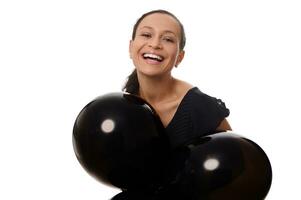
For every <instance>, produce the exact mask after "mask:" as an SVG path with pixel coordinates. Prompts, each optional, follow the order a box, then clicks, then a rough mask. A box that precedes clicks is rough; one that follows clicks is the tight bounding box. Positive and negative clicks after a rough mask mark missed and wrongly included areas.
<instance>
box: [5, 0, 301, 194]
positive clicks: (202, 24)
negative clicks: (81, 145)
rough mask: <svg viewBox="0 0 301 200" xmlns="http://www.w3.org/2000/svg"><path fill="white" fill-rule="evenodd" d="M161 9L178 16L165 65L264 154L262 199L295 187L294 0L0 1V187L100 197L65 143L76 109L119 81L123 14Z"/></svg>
mask: <svg viewBox="0 0 301 200" xmlns="http://www.w3.org/2000/svg"><path fill="white" fill-rule="evenodd" d="M158 8H160V9H167V10H169V11H171V12H173V13H174V14H175V15H176V16H178V18H179V19H180V20H181V21H182V22H183V24H184V26H185V29H186V34H187V46H186V49H185V50H186V57H185V59H184V61H183V62H182V63H181V65H180V66H179V68H178V69H176V70H175V71H174V75H175V76H176V77H177V78H180V79H184V80H186V81H188V82H190V83H192V84H194V85H196V86H198V87H199V88H200V89H201V90H202V91H204V92H205V93H208V94H210V95H212V96H216V97H218V98H221V99H223V101H225V102H226V105H227V106H228V107H229V108H230V110H231V115H230V117H229V121H230V123H231V125H232V127H233V129H234V131H235V132H236V133H239V134H241V135H244V136H246V137H248V138H250V139H252V140H253V141H255V142H257V143H258V144H259V145H260V146H261V147H262V148H263V149H264V150H265V151H266V153H267V154H268V156H269V158H270V161H271V163H272V166H273V184H272V188H271V190H270V193H269V195H268V197H267V199H269V200H276V199H279V200H283V199H289V200H293V199H300V198H301V195H300V192H299V186H298V185H299V180H300V179H301V172H300V169H301V163H300V155H298V152H300V151H301V147H300V144H299V140H300V133H299V132H300V130H299V126H300V125H299V123H300V122H299V121H300V120H299V119H300V117H299V113H300V112H301V108H300V102H301V98H300V95H299V94H300V89H299V88H300V86H299V85H300V83H301V81H300V73H299V71H297V68H298V67H301V39H300V38H301V37H300V36H301V12H300V10H301V6H300V3H299V1H297V0H296V1H293V0H273V1H272V0H253V1H239V0H228V1H223V0H214V1H193V0H191V1H190V0H186V1H180V0H152V1H142V0H136V1H130V0H128V1H124V0H119V1H118V0H110V1H96V0H94V1H92V0H85V1H80V0H73V1H71V0H52V1H46V0H44V1H38V0H35V1H34V0H28V1H18V0H3V1H1V2H0V89H1V90H0V94H1V98H0V128H1V129H0V134H1V138H0V160H1V164H0V184H1V186H0V188H1V192H0V199H44V200H47V199H51V200H52V199H73V200H75V199H89V200H92V199H97V200H99V199H104V200H106V199H109V198H110V197H112V196H113V195H114V194H116V193H118V190H116V189H114V188H110V187H107V186H105V185H102V184H101V183H99V182H97V181H96V180H94V179H93V178H92V177H90V176H89V175H88V174H87V173H86V172H85V171H84V170H83V168H82V167H81V166H80V164H79V163H78V161H77V160H76V157H75V155H74V152H73V148H72V142H71V137H72V128H73V123H74V120H75V118H76V116H77V114H78V113H79V111H80V110H81V109H82V108H83V106H85V105H86V104H87V103H88V102H89V101H91V100H92V99H93V98H95V97H96V96H99V95H102V94H105V93H107V92H113V91H120V89H121V87H122V85H123V84H124V81H125V78H126V76H127V75H128V74H129V73H130V72H131V70H132V68H133V65H132V63H131V60H130V59H129V56H128V43H129V39H130V36H131V29H132V26H133V24H134V22H135V20H136V19H137V18H138V17H139V16H140V15H141V14H142V13H144V12H146V11H149V10H152V9H158Z"/></svg>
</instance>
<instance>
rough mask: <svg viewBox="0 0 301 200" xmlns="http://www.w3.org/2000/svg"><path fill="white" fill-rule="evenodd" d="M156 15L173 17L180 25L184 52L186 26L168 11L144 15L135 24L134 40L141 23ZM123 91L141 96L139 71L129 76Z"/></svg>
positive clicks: (153, 11)
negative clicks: (149, 16)
mask: <svg viewBox="0 0 301 200" xmlns="http://www.w3.org/2000/svg"><path fill="white" fill-rule="evenodd" d="M154 13H161V14H166V15H169V16H171V17H173V18H174V19H175V20H176V21H177V22H178V24H179V25H180V29H181V38H180V46H179V47H180V50H183V49H184V47H185V43H186V36H185V31H184V26H183V24H182V23H181V22H180V20H179V19H178V18H177V17H176V16H175V15H174V14H172V13H170V12H168V11H166V10H152V11H150V12H147V13H144V14H143V15H142V16H141V17H140V18H139V19H138V20H137V22H136V23H135V25H134V27H133V32H132V40H134V39H135V37H136V31H137V28H138V26H139V24H140V22H141V21H142V20H143V19H144V18H145V17H146V16H148V15H151V14H154ZM123 90H124V91H125V92H129V93H132V94H136V95H139V82H138V77H137V70H136V69H134V70H133V72H132V73H131V74H130V75H129V76H128V80H127V82H126V84H125V86H124V87H123Z"/></svg>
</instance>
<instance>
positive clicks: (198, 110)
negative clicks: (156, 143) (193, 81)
mask: <svg viewBox="0 0 301 200" xmlns="http://www.w3.org/2000/svg"><path fill="white" fill-rule="evenodd" d="M229 114H230V111H229V109H228V108H227V107H226V106H225V103H224V102H223V101H222V100H220V99H217V98H215V97H211V96H209V95H207V94H205V93H203V92H201V91H200V90H199V89H198V88H197V87H193V88H191V89H190V90H189V91H188V92H187V93H186V94H185V96H184V97H183V99H182V101H181V102H180V104H179V106H178V108H177V111H176V113H175V115H174V116H173V118H172V120H171V121H170V123H169V124H168V125H167V127H166V128H165V130H166V133H167V135H168V138H169V141H170V143H171V146H172V147H179V146H183V145H187V144H189V143H191V142H193V141H194V140H195V139H196V138H199V137H202V136H205V135H209V134H212V133H215V132H216V129H217V127H218V125H219V124H220V123H221V121H222V120H223V119H224V118H226V117H227V116H229Z"/></svg>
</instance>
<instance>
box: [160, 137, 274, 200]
mask: <svg viewBox="0 0 301 200" xmlns="http://www.w3.org/2000/svg"><path fill="white" fill-rule="evenodd" d="M184 152H185V154H186V161H185V167H184V168H183V169H182V170H181V171H179V173H178V176H177V177H176V178H175V180H174V182H173V183H171V184H170V186H169V188H168V189H166V191H164V192H162V194H161V197H160V198H159V197H157V199H166V198H170V199H189V200H201V199H202V200H203V199H206V200H220V199H231V200H242V199H243V200H261V199H264V198H265V197H266V195H267V193H268V191H269V189H270V186H271V182H272V168H271V164H270V162H269V159H268V157H267V155H266V154H265V152H264V151H263V150H262V149H261V148H260V147H259V146H258V145H257V144H256V143H254V142H253V141H251V140H249V139H246V138H244V137H241V136H239V135H236V134H233V133H229V132H222V133H216V134H212V135H209V136H206V137H203V138H200V139H199V140H198V141H196V142H195V143H194V144H191V145H189V146H187V147H186V148H183V149H182V154H183V153H184Z"/></svg>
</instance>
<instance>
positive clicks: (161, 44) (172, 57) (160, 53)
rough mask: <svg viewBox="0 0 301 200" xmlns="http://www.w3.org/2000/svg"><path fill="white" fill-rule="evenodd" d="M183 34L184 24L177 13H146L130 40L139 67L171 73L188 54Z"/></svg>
mask: <svg viewBox="0 0 301 200" xmlns="http://www.w3.org/2000/svg"><path fill="white" fill-rule="evenodd" d="M180 38H181V29H180V26H179V24H178V22H177V21H176V20H175V19H174V18H173V17H171V16H169V15H167V14H161V13H154V14H151V15H148V16H146V17H145V18H144V19H143V20H142V21H141V22H140V24H139V25H138V27H137V30H136V36H135V38H134V40H131V41H130V57H131V59H132V60H133V63H134V65H135V67H136V69H137V71H138V72H139V73H143V74H144V75H148V76H158V75H164V74H166V73H170V72H171V70H172V68H173V67H174V66H175V65H178V64H179V63H180V62H181V60H182V59H183V57H184V51H180V48H179V44H180Z"/></svg>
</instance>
